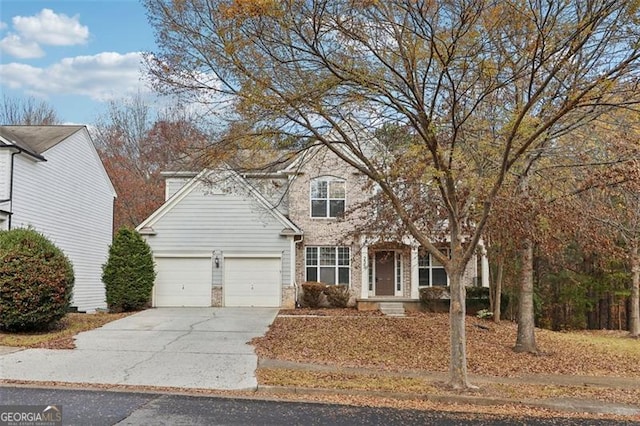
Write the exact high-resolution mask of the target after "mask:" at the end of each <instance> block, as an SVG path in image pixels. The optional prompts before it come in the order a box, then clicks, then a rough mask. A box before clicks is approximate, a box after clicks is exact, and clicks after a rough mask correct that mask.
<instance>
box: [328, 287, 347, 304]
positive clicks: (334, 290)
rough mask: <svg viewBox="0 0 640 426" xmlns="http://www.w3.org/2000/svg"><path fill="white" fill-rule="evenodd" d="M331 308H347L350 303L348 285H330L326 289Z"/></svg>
mask: <svg viewBox="0 0 640 426" xmlns="http://www.w3.org/2000/svg"><path fill="white" fill-rule="evenodd" d="M324 294H325V295H326V296H327V302H329V306H331V307H334V308H346V307H347V304H348V303H349V297H350V294H349V287H347V286H346V285H328V286H326V288H325V289H324Z"/></svg>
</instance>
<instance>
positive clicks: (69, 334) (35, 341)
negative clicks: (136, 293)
mask: <svg viewBox="0 0 640 426" xmlns="http://www.w3.org/2000/svg"><path fill="white" fill-rule="evenodd" d="M127 315H129V313H119V314H110V313H104V312H101V313H95V314H78V313H69V314H67V315H65V317H64V318H62V319H61V320H60V321H59V322H58V324H56V325H55V326H54V328H53V329H52V330H49V331H40V332H30V333H8V332H0V346H15V347H24V348H49V349H73V348H74V347H75V345H74V342H73V336H75V335H76V334H78V333H80V332H82V331H87V330H92V329H94V328H98V327H101V326H103V325H104V324H106V323H108V322H111V321H115V320H117V319H120V318H123V317H126V316H127Z"/></svg>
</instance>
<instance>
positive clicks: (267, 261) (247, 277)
mask: <svg viewBox="0 0 640 426" xmlns="http://www.w3.org/2000/svg"><path fill="white" fill-rule="evenodd" d="M280 265H281V260H280V258H225V259H224V268H225V270H224V272H225V273H224V276H225V280H224V304H225V306H265V307H267V306H268V307H279V306H280V293H281V290H280V286H281V282H282V278H281V277H282V274H281V273H280Z"/></svg>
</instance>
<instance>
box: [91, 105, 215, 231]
mask: <svg viewBox="0 0 640 426" xmlns="http://www.w3.org/2000/svg"><path fill="white" fill-rule="evenodd" d="M93 139H94V143H95V144H96V147H97V149H98V153H99V154H100V157H101V159H102V162H103V164H104V166H105V169H106V170H107V173H108V174H109V177H110V178H111V181H112V182H113V185H114V187H115V188H116V193H117V194H118V198H117V199H116V203H115V211H114V228H115V229H119V228H121V227H123V226H130V227H135V226H137V225H138V224H139V223H140V222H142V221H143V220H144V219H145V218H146V217H147V216H149V214H151V213H152V212H153V211H154V210H155V209H157V208H158V207H160V205H162V203H163V201H164V181H163V178H162V176H161V172H163V171H167V169H172V170H173V171H180V170H188V171H192V170H191V168H192V167H196V168H197V167H200V165H199V164H200V163H199V161H200V159H199V156H200V155H202V150H201V148H202V147H203V146H204V141H205V137H204V135H203V134H202V133H201V132H199V131H198V130H197V129H196V128H195V126H194V125H193V124H192V120H191V119H190V117H189V116H188V115H186V114H185V113H184V111H183V110H181V109H179V108H170V109H168V110H166V111H164V112H161V113H160V114H156V113H155V112H154V110H153V108H152V107H151V105H150V104H149V103H148V102H146V101H145V100H143V99H142V97H141V96H136V97H134V98H133V99H130V100H119V101H112V102H110V103H109V107H108V109H107V112H106V113H105V114H104V116H103V117H101V118H100V119H99V121H98V123H97V124H96V126H95V128H94V129H93Z"/></svg>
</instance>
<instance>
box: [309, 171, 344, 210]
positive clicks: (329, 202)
mask: <svg viewBox="0 0 640 426" xmlns="http://www.w3.org/2000/svg"><path fill="white" fill-rule="evenodd" d="M310 199H311V217H326V218H334V217H340V216H342V215H343V214H344V207H345V199H346V190H345V182H344V180H342V179H338V178H335V177H332V176H323V177H319V178H316V179H313V180H312V181H311V191H310Z"/></svg>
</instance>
